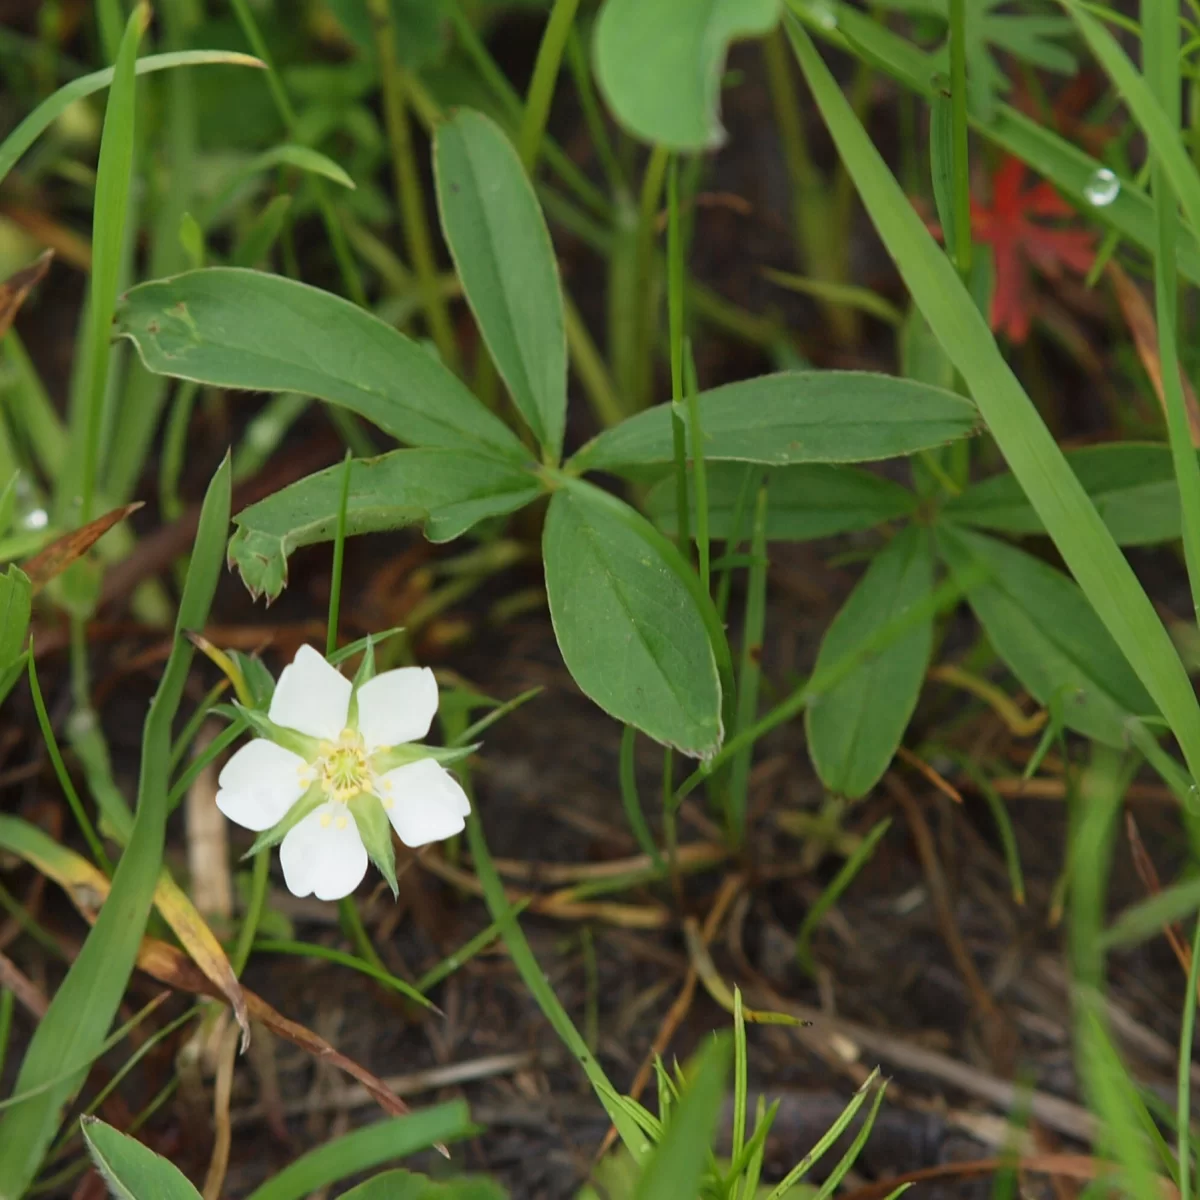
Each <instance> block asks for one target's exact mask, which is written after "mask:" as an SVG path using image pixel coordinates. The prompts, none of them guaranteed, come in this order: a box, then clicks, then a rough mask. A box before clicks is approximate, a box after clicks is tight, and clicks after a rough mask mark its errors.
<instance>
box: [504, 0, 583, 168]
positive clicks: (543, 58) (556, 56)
mask: <svg viewBox="0 0 1200 1200" xmlns="http://www.w3.org/2000/svg"><path fill="white" fill-rule="evenodd" d="M578 7H579V0H554V8H553V9H552V10H551V12H550V20H549V21H547V22H546V29H545V32H544V33H543V34H542V44H541V45H540V46H539V47H538V54H537V61H536V62H535V63H534V65H533V78H532V79H530V81H529V91H528V92H527V93H526V96H525V112H524V113H523V114H522V116H521V128H520V130H519V131H518V133H517V153H518V154H519V155H520V156H521V162H522V163H523V164H524V166H525V170H526V172H527V173H528V175H529V176H530V178H532V177H533V174H534V170H535V168H536V167H537V160H538V154H539V153H540V151H541V148H542V134H543V133H544V132H545V130H546V118H547V117H548V116H549V115H550V102H551V100H552V99H553V98H554V84H555V81H556V80H557V79H558V71H559V68H560V67H561V65H562V57H563V53H564V51H565V50H566V47H567V38H568V37H569V36H570V34H571V28H572V23H573V22H574V20H575V10H576V9H577V8H578Z"/></svg>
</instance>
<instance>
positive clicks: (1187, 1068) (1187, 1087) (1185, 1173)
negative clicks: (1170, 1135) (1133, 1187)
mask: <svg viewBox="0 0 1200 1200" xmlns="http://www.w3.org/2000/svg"><path fill="white" fill-rule="evenodd" d="M1197 986H1200V921H1197V922H1196V931H1195V933H1194V934H1193V935H1192V961H1191V962H1190V963H1189V964H1188V978H1187V990H1186V991H1185V992H1184V994H1183V1016H1182V1019H1181V1020H1180V1023H1179V1066H1178V1068H1177V1070H1176V1074H1175V1079H1176V1084H1175V1129H1176V1133H1177V1134H1178V1136H1179V1143H1180V1145H1179V1179H1178V1183H1179V1200H1191V1196H1192V1156H1191V1147H1190V1145H1189V1143H1190V1141H1191V1135H1190V1130H1191V1127H1192V1046H1193V1044H1194V1039H1195V1033H1196V988H1197Z"/></svg>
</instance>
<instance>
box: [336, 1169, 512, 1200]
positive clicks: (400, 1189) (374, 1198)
mask: <svg viewBox="0 0 1200 1200" xmlns="http://www.w3.org/2000/svg"><path fill="white" fill-rule="evenodd" d="M338 1200H508V1192H507V1191H506V1190H505V1189H504V1188H502V1187H501V1186H500V1185H499V1184H498V1183H496V1182H494V1181H493V1180H491V1179H470V1178H462V1179H452V1180H450V1181H449V1182H447V1183H434V1181H433V1180H432V1179H430V1178H429V1177H428V1176H426V1175H414V1174H413V1173H412V1172H411V1171H385V1172H384V1173H383V1174H382V1175H376V1176H375V1178H374V1179H368V1180H367V1182H366V1183H360V1184H359V1185H358V1187H355V1188H351V1189H350V1190H349V1191H348V1192H343V1193H342V1194H341V1196H340V1197H339V1198H338Z"/></svg>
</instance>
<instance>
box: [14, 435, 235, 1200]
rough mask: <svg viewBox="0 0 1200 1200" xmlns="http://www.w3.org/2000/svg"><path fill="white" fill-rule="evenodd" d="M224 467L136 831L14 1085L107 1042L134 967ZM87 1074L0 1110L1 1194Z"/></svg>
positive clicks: (214, 563)
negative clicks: (173, 732)
mask: <svg viewBox="0 0 1200 1200" xmlns="http://www.w3.org/2000/svg"><path fill="white" fill-rule="evenodd" d="M230 473H231V469H230V461H229V458H228V457H226V459H225V461H224V462H223V463H222V464H221V467H220V468H219V469H218V471H217V473H216V474H215V475H214V476H213V480H212V482H211V483H210V484H209V487H208V493H207V494H206V496H205V498H204V505H203V507H202V509H201V513H200V523H199V527H198V530H197V533H196V541H195V543H194V545H193V548H192V558H191V565H190V567H189V569H188V575H187V580H186V582H185V584H184V589H183V595H182V597H181V599H180V603H179V614H178V619H177V621H176V626H175V639H174V642H173V644H172V648H171V655H170V658H169V659H168V660H167V665H166V668H165V669H164V671H163V676H162V680H161V682H160V683H159V687H158V691H157V692H156V693H155V696H154V699H153V700H152V701H151V704H150V711H149V713H148V714H147V716H146V723H145V730H144V733H143V737H142V763H141V774H140V776H139V779H138V804H137V815H136V818H135V820H134V825H133V833H132V835H131V837H130V840H129V844H128V846H127V847H126V849H125V852H124V854H122V855H121V861H120V862H119V863H118V864H117V870H116V873H115V875H114V876H113V881H112V890H111V891H110V893H109V896H108V899H107V900H106V901H105V902H104V906H103V907H102V908H101V909H100V916H99V917H98V918H97V920H96V924H95V925H94V926H93V928H92V931H91V933H89V934H88V937H87V940H86V941H85V942H84V944H83V949H82V950H81V951H80V953H79V957H78V958H76V960H75V962H74V963H73V964H72V966H71V969H70V971H68V972H67V976H66V978H65V979H64V980H63V982H62V983H61V984H60V985H59V988H58V991H57V992H55V994H54V998H53V1000H52V1001H51V1002H50V1008H49V1010H48V1011H47V1013H46V1015H45V1016H44V1017H43V1018H42V1021H41V1023H40V1024H39V1025H38V1027H37V1030H36V1032H35V1033H34V1036H33V1039H32V1040H31V1041H30V1043H29V1048H28V1050H27V1051H26V1053H25V1059H24V1061H23V1062H22V1064H21V1070H20V1073H19V1075H18V1076H17V1081H16V1084H15V1090H16V1091H30V1090H32V1089H33V1088H36V1087H39V1086H40V1085H41V1084H42V1083H44V1082H45V1081H46V1080H48V1079H52V1078H54V1077H55V1076H56V1075H57V1074H58V1073H59V1071H60V1070H61V1069H62V1067H63V1065H64V1064H69V1063H73V1062H78V1061H80V1060H81V1059H86V1058H87V1056H88V1054H89V1053H90V1052H91V1051H92V1050H93V1049H94V1048H95V1047H96V1046H98V1045H100V1043H102V1042H103V1041H104V1037H105V1034H106V1032H107V1030H108V1027H109V1025H110V1023H111V1022H112V1019H113V1016H114V1015H115V1014H116V1011H117V1007H118V1005H119V1004H120V1002H121V997H122V996H123V995H124V992H125V987H126V984H127V983H128V981H129V976H130V973H131V972H132V970H133V964H134V960H135V958H136V956H137V951H138V946H139V945H140V943H141V938H142V933H143V931H144V929H145V927H146V919H147V917H148V916H149V913H150V906H151V904H152V902H153V898H154V890H155V886H156V884H157V882H158V878H159V868H160V865H161V862H162V853H163V841H164V834H165V829H166V817H167V811H168V801H167V789H168V783H169V773H170V756H171V725H172V722H173V721H174V719H175V714H176V712H177V711H178V708H179V703H180V701H181V700H182V698H183V689H184V684H185V683H186V681H187V673H188V668H189V667H190V665H191V660H192V644H191V642H189V641H188V639H187V638H185V637H183V636H181V635H182V633H183V631H184V630H188V629H200V628H203V626H204V623H205V621H206V620H207V618H208V611H209V608H210V607H211V605H212V598H213V594H214V592H215V591H216V587H217V580H218V579H219V577H220V574H221V567H222V560H223V557H224V555H223V551H224V548H225V536H226V532H227V530H228V527H229V505H230ZM85 1074H86V1072H81V1073H79V1074H78V1075H77V1076H75V1077H73V1078H71V1079H68V1080H66V1081H65V1082H63V1083H61V1084H59V1085H57V1086H56V1087H54V1088H52V1089H50V1090H49V1091H47V1092H45V1093H42V1094H40V1095H38V1096H36V1097H35V1098H34V1099H32V1100H30V1101H29V1102H27V1103H25V1104H22V1105H20V1106H18V1107H17V1108H14V1109H13V1110H12V1111H10V1112H7V1113H5V1115H4V1117H3V1118H2V1119H0V1197H2V1198H3V1200H17V1198H18V1197H20V1196H22V1195H23V1194H24V1192H25V1189H26V1188H27V1187H28V1185H29V1183H30V1181H31V1180H32V1179H33V1176H34V1174H35V1173H36V1171H37V1169H38V1165H39V1164H40V1162H41V1159H42V1155H43V1154H44V1153H45V1150H46V1147H47V1146H48V1145H49V1143H50V1139H51V1138H52V1137H53V1136H54V1131H55V1129H56V1128H57V1127H58V1123H59V1120H60V1117H61V1113H62V1109H63V1107H64V1105H65V1104H66V1103H67V1102H68V1101H69V1100H70V1099H71V1098H72V1097H73V1096H74V1095H75V1093H76V1092H77V1091H78V1090H79V1087H80V1086H81V1084H82V1083H83V1079H84V1076H85Z"/></svg>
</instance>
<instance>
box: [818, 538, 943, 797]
mask: <svg viewBox="0 0 1200 1200" xmlns="http://www.w3.org/2000/svg"><path fill="white" fill-rule="evenodd" d="M932 590H933V547H932V545H931V539H930V536H929V531H928V529H925V528H923V527H921V526H916V525H913V526H909V527H908V528H907V529H905V530H903V531H902V532H901V533H899V534H897V535H896V536H895V537H894V538H893V539H892V540H891V542H889V543H888V545H887V546H886V547H885V548H884V549H883V550H881V551H880V552H879V554H877V555H876V556H875V559H874V561H873V562H872V563H871V566H870V568H869V569H868V571H867V573H866V574H865V575H864V576H863V577H862V579H861V580H860V581H859V583H858V586H857V587H855V589H854V591H852V592H851V593H850V596H849V598H848V599H847V601H846V603H845V604H844V605H843V606H842V609H841V611H840V612H839V613H838V615H837V616H836V617H834V619H833V623H832V624H831V625H830V626H829V629H828V630H827V631H826V633H825V637H824V638H823V639H822V641H821V649H820V651H819V652H818V654H817V663H816V667H815V668H814V671H816V672H819V671H820V670H821V669H822V667H828V666H829V665H830V664H831V663H835V662H837V661H839V660H840V659H841V658H842V656H843V655H845V654H846V653H848V652H849V651H850V650H852V649H853V648H854V647H855V646H858V645H860V644H861V643H862V642H864V641H865V640H866V639H867V638H868V637H870V636H871V635H872V634H873V633H875V631H876V630H878V629H879V628H881V627H882V626H884V625H885V624H887V622H889V621H893V620H897V619H898V618H900V617H901V616H902V615H903V614H904V613H905V612H906V611H908V609H910V608H912V607H913V606H914V605H916V604H919V603H921V602H922V601H923V600H925V599H926V598H927V597H928V596H929V594H930V592H931V591H932ZM932 646H933V619H932V617H929V618H926V619H925V620H924V621H922V622H921V623H920V624H918V625H916V626H915V627H914V628H912V629H911V630H910V631H909V632H908V633H907V634H906V635H905V636H904V637H902V638H899V639H898V640H897V641H895V642H893V643H892V644H891V645H890V646H888V648H887V649H886V650H883V651H881V652H880V653H879V654H877V655H876V656H874V657H873V658H871V659H868V660H867V662H865V663H864V664H863V665H862V666H861V667H859V668H858V669H857V670H856V671H854V673H853V674H851V675H850V676H849V677H848V678H846V679H844V680H843V681H842V682H841V683H839V684H838V685H837V686H836V687H835V688H833V689H832V690H830V691H829V692H827V693H826V694H825V695H823V696H819V697H817V699H816V700H814V701H813V703H812V704H811V705H809V708H808V711H807V712H806V714H805V728H806V729H807V731H808V747H809V752H810V753H811V755H812V760H813V765H814V766H815V767H816V768H817V774H818V775H820V777H821V782H822V783H824V784H825V786H826V787H827V788H828V789H829V790H830V791H832V792H837V793H838V794H839V795H843V796H848V797H849V798H850V799H852V800H857V799H858V798H859V797H860V796H863V795H865V794H866V793H867V792H869V791H870V790H871V788H873V787H874V786H875V784H876V783H878V782H879V779H880V777H881V776H882V775H883V773H884V771H886V770H887V768H888V764H889V763H890V762H891V761H892V758H893V756H894V755H895V753H896V748H897V747H898V746H899V745H900V741H901V739H902V738H903V737H904V730H905V729H906V728H907V727H908V722H909V718H910V717H911V716H912V714H913V709H914V708H916V705H917V697H918V696H919V695H920V693H921V682H922V680H923V679H924V678H925V670H926V668H927V667H928V665H929V654H930V651H931V649H932Z"/></svg>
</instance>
